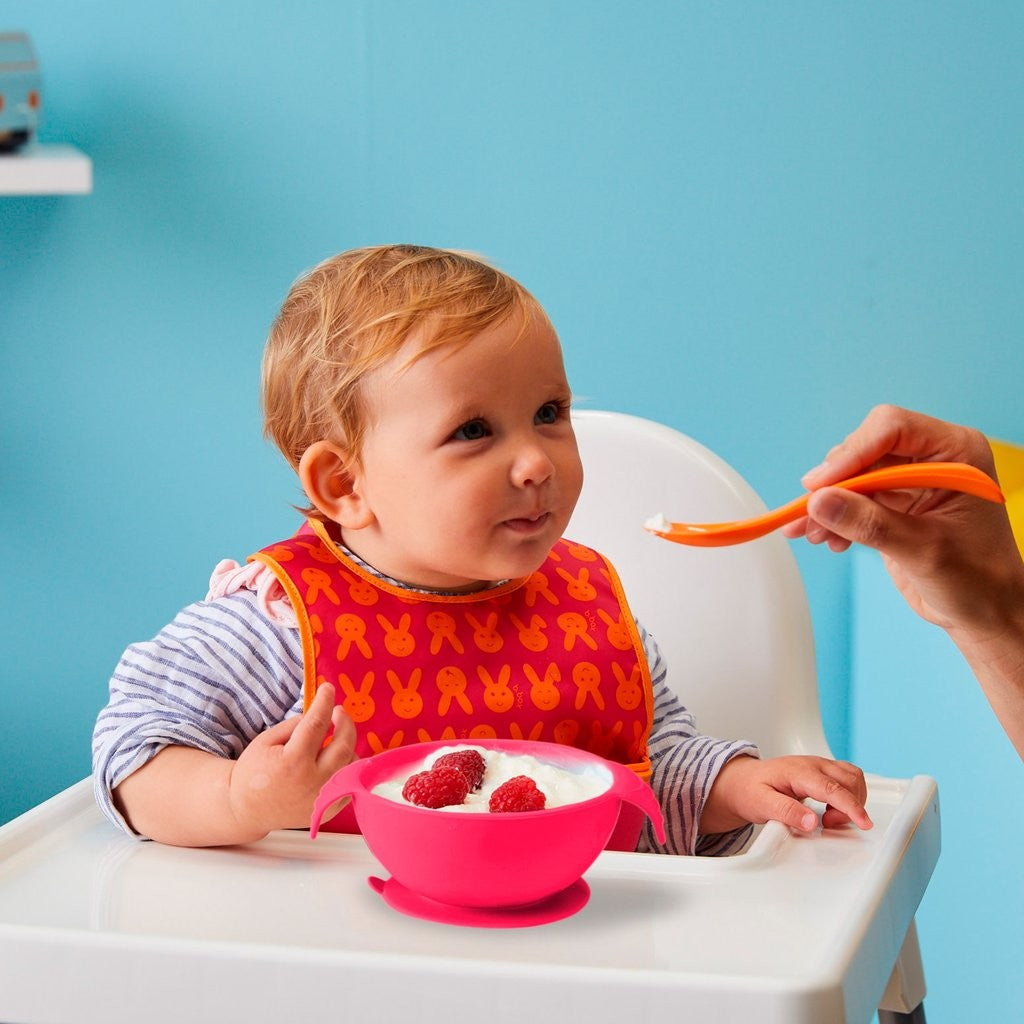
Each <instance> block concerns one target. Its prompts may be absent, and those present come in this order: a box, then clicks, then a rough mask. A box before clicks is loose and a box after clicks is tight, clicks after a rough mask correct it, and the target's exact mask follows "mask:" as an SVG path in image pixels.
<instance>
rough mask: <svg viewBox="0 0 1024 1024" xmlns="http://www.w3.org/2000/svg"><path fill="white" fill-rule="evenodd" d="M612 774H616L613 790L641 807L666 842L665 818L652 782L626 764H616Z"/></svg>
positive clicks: (660, 840) (660, 841)
mask: <svg viewBox="0 0 1024 1024" xmlns="http://www.w3.org/2000/svg"><path fill="white" fill-rule="evenodd" d="M612 774H613V776H614V781H613V782H612V787H611V789H612V792H613V793H614V794H615V795H616V796H617V797H618V798H619V799H620V800H624V801H625V802H626V803H629V804H633V806H634V807H639V808H640V810H641V811H643V812H644V814H646V815H647V817H648V818H650V819H651V824H652V825H654V832H655V834H656V835H657V837H658V842H659V843H662V844H664V842H665V820H664V818H663V817H662V814H661V806H660V805H659V804H658V798H657V797H656V796H655V795H654V790H652V789H651V786H650V783H648V782H646V781H645V780H644V779H641V778H640V776H639V775H637V773H636V772H634V771H633V770H632V769H631V768H627V767H626V766H625V765H615V766H614V768H613V771H612Z"/></svg>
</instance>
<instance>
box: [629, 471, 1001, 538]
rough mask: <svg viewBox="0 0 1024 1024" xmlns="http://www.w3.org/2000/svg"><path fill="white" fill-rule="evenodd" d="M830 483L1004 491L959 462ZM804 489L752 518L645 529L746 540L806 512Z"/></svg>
mask: <svg viewBox="0 0 1024 1024" xmlns="http://www.w3.org/2000/svg"><path fill="white" fill-rule="evenodd" d="M829 486H830V487H845V488H846V489H847V490H850V491H856V492H857V493H858V494H874V493H875V491H892V490H901V489H903V488H907V487H911V488H913V487H936V488H938V487H941V488H945V489H946V490H949V491H962V492H963V493H964V494H973V495H975V497H978V498H984V499H985V500H986V501H996V502H1005V501H1006V499H1005V498H1004V497H1003V492H1002V491H1001V490H1000V489H999V487H998V485H997V484H996V482H995V481H994V480H993V479H992V478H991V477H990V476H987V475H986V474H985V473H983V472H982V471H981V470H980V469H977V468H975V467H974V466H969V465H967V464H966V463H963V462H907V463H903V464H902V465H899V466H888V467H886V468H885V469H875V470H872V471H871V472H870V473H862V474H861V475H860V476H854V477H850V479H848V480H839V481H837V482H836V483H834V484H830V485H829ZM808 497H810V494H809V493H808V494H802V495H801V496H800V497H799V498H794V499H793V500H792V501H791V502H789V503H788V504H785V505H782V506H781V507H779V508H777V509H773V510H772V511H771V512H766V513H765V514H764V515H762V516H755V517H754V518H753V519H740V520H737V521H736V522H732V523H670V522H669V521H668V520H667V519H665V517H664V516H655V517H654V518H652V519H648V520H647V522H646V523H644V529H645V530H649V531H650V532H651V533H653V534H655V535H656V536H658V537H663V538H664V539H665V540H671V541H674V542H675V543H676V544H691V545H695V546H696V547H704V548H714V547H724V546H725V545H727V544H742V543H743V542H744V541H748V540H755V539H756V538H758V537H763V536H764V535H765V534H766V533H771V532H772V530H777V529H778V528H779V527H780V526H783V525H785V524H786V523H791V522H793V521H794V520H795V519H799V518H800V517H801V516H803V515H806V513H807V499H808Z"/></svg>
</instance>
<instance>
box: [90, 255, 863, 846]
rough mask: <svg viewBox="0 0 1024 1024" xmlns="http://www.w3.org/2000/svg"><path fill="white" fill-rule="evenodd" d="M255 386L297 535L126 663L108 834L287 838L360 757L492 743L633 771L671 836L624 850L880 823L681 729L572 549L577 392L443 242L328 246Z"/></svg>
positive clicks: (540, 341) (781, 763) (820, 762)
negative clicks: (297, 508)
mask: <svg viewBox="0 0 1024 1024" xmlns="http://www.w3.org/2000/svg"><path fill="white" fill-rule="evenodd" d="M263 399H264V411H265V417H266V430H267V433H268V434H269V435H270V436H271V437H273V439H274V441H275V442H276V443H277V445H278V446H279V447H280V449H281V451H282V452H283V453H284V455H285V457H286V458H287V459H288V461H289V462H290V463H291V465H292V466H293V468H294V469H295V470H296V472H297V474H298V477H299V480H300V481H301V484H302V488H303V490H304V492H305V495H306V498H307V500H308V507H307V508H305V509H304V512H305V515H306V519H305V522H304V523H303V524H302V526H301V528H300V529H299V530H298V532H297V533H295V534H294V535H293V536H292V537H290V538H286V539H284V540H280V541H277V542H276V543H271V544H268V545H267V546H266V547H264V548H263V549H262V550H261V551H259V552H256V553H255V554H254V555H253V556H252V557H251V558H250V560H249V562H248V563H247V564H246V565H244V566H239V565H237V564H236V563H234V562H222V563H220V565H218V566H217V568H216V569H215V571H214V575H213V578H212V580H211V585H210V593H209V594H208V595H207V598H206V600H205V601H202V602H197V603H195V604H192V605H190V606H188V607H187V608H185V609H184V610H183V611H181V612H180V613H179V614H178V616H177V617H176V618H175V619H174V621H173V622H172V623H171V624H170V625H168V626H167V627H165V628H164V629H163V630H162V631H161V632H160V633H159V635H158V636H157V637H156V638H155V639H154V640H152V641H150V642H148V643H143V644H135V645H133V646H131V647H129V648H128V650H127V651H126V652H125V654H124V655H123V657H122V659H121V661H120V663H119V665H118V667H117V670H116V671H115V673H114V676H113V678H112V680H111V684H110V701H109V703H108V705H107V706H106V708H105V709H104V710H103V711H102V712H101V713H100V715H99V718H98V721H97V724H96V729H95V733H94V739H93V765H94V776H95V786H96V794H97V799H98V801H99V803H100V806H101V807H102V808H103V809H104V811H105V812H106V814H107V815H108V817H110V819H111V820H112V821H114V822H115V823H116V824H117V825H118V826H119V827H121V828H123V829H125V830H126V831H128V832H130V833H132V834H136V835H140V836H145V837H148V838H151V839H156V840H159V841H162V842H166V843H173V844H177V845H190V846H204V845H222V844H232V843H242V842H248V841H252V840H256V839H260V838H262V837H263V836H265V835H266V834H267V833H268V832H270V831H271V830H272V829H277V828H298V827H304V826H306V825H307V824H308V822H309V817H310V811H311V808H312V805H313V801H314V799H315V797H316V795H317V793H318V791H319V789H320V787H321V786H322V785H323V783H324V782H325V781H326V780H327V779H328V778H329V777H330V776H331V775H332V774H333V773H334V772H335V771H337V770H338V769H339V768H341V767H343V766H344V765H345V764H347V763H348V762H350V761H351V760H352V759H353V758H355V757H366V756H369V755H372V754H373V753H375V752H378V751H380V750H383V749H386V748H388V747H391V746H395V745H399V744H404V743H411V742H417V741H420V740H432V739H451V740H472V739H480V738H485V737H495V736H497V737H502V738H504V737H515V738H523V739H532V740H548V741H555V742H562V743H570V744H573V745H576V746H581V747H586V748H587V749H590V750H593V751H595V752H598V753H600V754H602V755H603V756H605V757H609V758H611V759H613V760H617V761H619V762H621V763H623V764H626V765H629V766H630V767H631V768H632V769H633V770H634V771H636V772H637V773H638V774H639V775H640V776H641V777H643V778H645V779H649V780H650V784H651V786H652V787H653V789H654V791H655V794H656V795H657V797H658V800H659V802H660V804H661V807H662V810H663V814H664V817H665V825H666V832H667V836H668V839H667V842H666V844H665V845H664V846H660V845H658V844H657V842H656V840H655V839H654V837H653V835H652V834H651V832H650V831H649V829H648V831H646V832H645V833H644V834H643V835H642V836H641V839H640V843H639V847H638V848H639V849H641V850H659V851H665V852H671V853H681V854H692V853H702V854H723V853H730V852H735V851H737V850H739V849H741V848H742V846H743V844H744V843H745V842H746V839H747V837H748V834H749V830H750V827H751V824H752V823H754V822H763V821H766V820H768V819H777V820H780V821H782V822H784V823H786V824H787V825H789V826H791V827H793V828H795V829H798V830H801V831H804V832H809V831H811V830H813V829H814V828H815V827H816V826H817V824H818V819H817V816H816V815H815V813H814V812H813V811H812V810H811V809H810V808H808V807H807V806H806V805H804V804H803V803H801V800H802V799H803V798H804V797H810V798H813V799H816V800H819V801H822V802H823V803H825V804H826V805H827V806H826V810H825V813H824V815H823V818H822V824H823V825H825V826H827V827H831V826H839V825H843V824H846V823H848V822H851V821H852V822H853V823H854V824H856V825H857V826H858V827H860V828H869V827H870V826H871V822H870V819H869V818H868V815H867V813H866V811H865V809H864V799H865V796H866V788H865V783H864V777H863V775H862V773H861V772H860V770H859V769H858V768H856V767H854V766H853V765H850V764H847V763H845V762H840V761H832V760H829V759H827V758H819V757H804V756H793V757H782V758H774V759H768V760H762V759H761V758H759V756H758V753H757V750H756V748H755V747H753V746H752V745H751V744H749V743H746V742H735V741H726V740H718V739H712V738H710V737H707V736H702V735H700V734H699V732H698V731H697V729H696V726H695V724H694V719H693V716H692V715H691V714H690V712H689V711H687V709H686V708H685V707H683V705H682V704H681V703H680V701H679V699H678V697H677V696H676V695H675V694H674V693H673V692H672V690H671V689H669V687H668V685H667V683H666V667H665V665H664V663H663V662H662V660H661V658H660V656H659V654H658V650H657V646H656V644H655V642H654V640H653V638H651V637H650V636H648V635H647V634H646V632H645V631H644V630H643V628H642V626H641V625H640V624H638V623H637V622H636V621H635V620H634V618H633V616H632V614H631V613H630V611H629V608H628V605H627V603H626V599H625V597H624V595H623V592H622V588H621V586H620V584H619V581H618V577H617V576H616V574H615V570H614V568H613V567H612V566H611V565H610V563H608V561H607V560H606V559H605V558H603V556H601V555H600V554H599V553H598V552H596V551H593V550H591V549H589V548H587V547H585V546H583V545H580V544H576V543H573V542H572V541H569V540H566V539H564V538H563V536H562V533H563V530H564V529H565V527H566V525H567V524H568V522H569V518H570V516H571V514H572V511H573V508H574V506H575V504H576V501H577V498H578V497H579V493H580V488H581V485H582V481H583V470H582V467H581V464H580V458H579V453H578V451H577V448H576V440H575V436H574V434H573V429H572V424H571V421H570V417H569V409H570V404H571V392H570V389H569V384H568V381H567V379H566V374H565V369H564V365H563V361H562V352H561V348H560V345H559V342H558V337H557V335H556V334H555V331H554V329H553V327H552V325H551V323H550V322H549V320H548V318H547V317H546V315H545V314H544V311H543V310H542V309H541V307H540V305H539V304H538V303H537V301H536V300H535V299H534V298H533V296H532V295H530V294H529V293H528V292H527V291H526V290H525V289H524V288H523V287H522V286H521V285H519V284H518V283H517V282H516V281H514V280H513V279H511V278H510V277H508V276H507V275H505V274H503V273H501V272H500V271H498V270H496V269H494V268H493V267H491V266H489V265H488V264H486V263H484V262H483V261H481V260H479V259H477V258H475V257H473V256H470V255H467V254H464V253H459V252H452V251H446V250H438V249H430V248H424V247H419V246H407V245H394V246H381V247H376V248H368V249H362V250H356V251H352V252H347V253H342V254H341V255H339V256H336V257H334V258H332V259H330V260H327V261H326V262H325V263H323V264H321V265H320V266H318V267H316V268H315V269H314V270H312V271H311V272H310V273H308V274H307V275H305V276H304V277H303V278H301V279H300V280H299V281H298V282H297V283H296V284H295V285H294V287H293V288H292V290H291V292H290V293H289V295H288V296H287V298H286V300H285V302H284V305H283V307H282V309H281V312H280V313H279V315H278V317H277V319H276V321H275V323H274V325H273V328H272V330H271V333H270V338H269V340H268V343H267V349H266V353H265V357H264V367H263ZM333 827H335V828H338V829H342V830H346V829H347V830H351V829H354V822H353V821H352V819H351V818H350V817H349V816H348V814H347V812H346V811H342V812H341V813H340V814H339V815H338V816H337V818H336V819H335V821H334V823H333Z"/></svg>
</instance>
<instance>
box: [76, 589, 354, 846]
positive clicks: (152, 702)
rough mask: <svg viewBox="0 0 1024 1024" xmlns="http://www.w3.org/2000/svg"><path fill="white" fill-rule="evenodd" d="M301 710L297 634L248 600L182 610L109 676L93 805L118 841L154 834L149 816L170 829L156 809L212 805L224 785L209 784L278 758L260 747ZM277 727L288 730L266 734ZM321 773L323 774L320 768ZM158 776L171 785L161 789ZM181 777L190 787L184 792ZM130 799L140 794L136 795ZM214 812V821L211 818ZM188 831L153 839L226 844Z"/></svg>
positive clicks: (277, 742) (274, 740)
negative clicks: (119, 834)
mask: <svg viewBox="0 0 1024 1024" xmlns="http://www.w3.org/2000/svg"><path fill="white" fill-rule="evenodd" d="M301 708H302V645H301V642H300V640H299V636H298V630H297V629H294V628H288V627H285V626H282V625H281V624H280V623H278V622H276V621H274V620H273V619H272V617H269V616H267V615H266V614H264V613H263V612H262V611H261V608H260V607H259V599H258V597H257V595H256V594H254V593H251V592H248V591H243V592H240V593H237V594H234V595H232V596H229V597H221V598H219V599H217V600H214V601H204V602H198V603H196V604H194V605H190V606H188V607H187V608H185V609H183V610H182V611H181V612H180V613H179V614H178V615H177V617H176V618H175V619H174V621H173V622H172V623H170V624H169V625H167V626H165V627H164V628H163V629H162V630H161V631H160V633H159V634H158V636H156V637H155V638H154V639H153V640H151V641H148V642H146V643H140V644H133V645H132V646H131V647H129V648H128V650H127V651H125V653H124V655H123V656H122V658H121V661H120V662H119V664H118V666H117V668H116V670H115V671H114V674H113V677H112V678H111V681H110V700H109V703H108V704H107V706H106V707H105V708H104V709H103V710H102V711H101V712H100V715H99V717H98V719H97V722H96V728H95V731H94V733H93V777H94V786H95V792H96V799H97V802H98V804H99V806H100V808H101V809H102V810H103V812H104V813H105V814H106V815H107V817H108V818H109V819H110V820H111V821H112V822H113V823H114V824H115V825H117V826H118V827H120V828H122V829H124V830H125V831H134V830H136V829H137V830H138V831H139V832H141V833H142V834H143V835H151V834H154V833H155V832H156V831H158V828H159V827H158V826H156V827H154V825H153V823H152V822H151V821H149V819H148V818H147V815H151V814H158V815H159V814H163V815H164V816H165V817H167V818H171V814H169V813H168V809H167V808H166V806H165V804H164V801H165V800H167V799H171V800H185V801H189V802H191V803H192V804H194V805H195V806H197V807H199V806H202V805H203V804H204V803H210V804H216V802H217V800H219V799H221V794H220V793H219V792H218V786H221V787H223V785H225V783H224V782H223V780H222V779H220V778H219V777H218V773H225V772H228V771H231V772H233V771H235V770H236V766H237V764H238V762H239V761H241V760H242V757H243V755H244V756H245V764H247V765H253V766H255V765H256V763H257V755H260V754H261V753H263V754H268V755H269V756H272V757H273V756H279V755H280V754H281V753H282V751H280V750H278V751H273V750H272V749H270V750H268V749H264V748H274V747H281V746H283V744H284V741H285V740H286V739H288V738H289V737H290V736H291V733H290V732H288V730H290V729H294V728H295V727H296V726H297V725H298V724H299V718H298V714H299V712H300V711H301ZM286 720H287V721H288V722H289V723H290V724H289V725H288V726H287V727H286V728H284V729H280V730H278V731H277V732H275V731H273V730H274V729H276V728H277V727H278V724H279V723H282V722H284V721H286ZM282 733H283V734H284V735H283V736H282ZM338 738H339V740H342V739H343V738H344V737H343V735H339V737H338ZM300 740H301V736H300ZM250 747H252V749H251V750H250V749H249V748H250ZM330 748H333V749H332V750H331V754H332V755H337V754H339V753H340V752H341V751H342V750H343V746H342V744H340V743H339V744H338V745H336V744H335V743H333V742H332V743H331V745H330ZM293 750H294V748H290V749H289V753H290V752H292V751H293ZM200 755H202V756H200ZM175 762H178V763H175ZM319 767H321V768H323V769H324V770H325V771H326V769H327V768H328V767H329V761H327V760H325V761H324V762H323V763H322V764H320V765H319ZM144 770H145V771H146V775H143V774H142V773H143V771H144ZM245 770H246V768H245V765H243V768H242V771H243V773H244V772H245ZM165 771H166V774H167V776H168V777H169V779H165V781H163V782H160V781H159V777H160V776H161V775H163V774H164V772H165ZM136 775H138V778H137V779H135V782H134V783H132V782H131V780H132V778H133V777H134V776H136ZM147 776H151V779H152V786H153V793H152V794H150V793H149V788H150V787H149V783H147V782H146V778H147ZM183 776H187V777H188V779H189V780H190V781H189V782H188V785H187V786H185V785H184V782H183ZM122 786H124V787H125V788H124V789H122ZM133 788H137V789H138V790H139V792H138V793H136V794H134V795H133V794H132V792H131V790H132V789H133ZM168 791H169V792H168ZM126 796H127V797H128V799H127V800H126V799H125V797H126ZM125 810H127V811H129V814H130V820H129V821H126V820H125V817H124V814H123V812H124V811H125ZM189 813H190V812H189V811H188V809H187V808H184V809H183V808H180V807H179V808H178V809H177V810H176V811H175V812H174V815H175V817H178V816H181V820H184V819H187V818H188V816H189ZM220 813H221V812H220V811H219V810H217V811H216V812H215V814H216V815H217V816H218V818H219V817H220ZM144 819H145V823H144ZM305 823H306V822H302V824H305ZM191 829H192V831H191V834H187V835H182V836H179V837H177V838H174V837H169V836H168V835H166V834H163V833H161V834H160V838H162V839H164V840H165V841H167V842H186V841H187V842H190V843H194V844H207V843H210V844H212V843H217V842H226V841H229V840H228V839H225V838H224V836H223V835H222V833H221V832H220V831H219V830H216V829H214V830H210V831H209V832H205V830H203V831H196V830H195V826H194V825H193V826H191ZM233 841H240V840H238V839H235V840H233Z"/></svg>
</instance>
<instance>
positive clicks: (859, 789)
mask: <svg viewBox="0 0 1024 1024" xmlns="http://www.w3.org/2000/svg"><path fill="white" fill-rule="evenodd" d="M806 797H810V798H811V799H812V800H818V801H820V802H821V803H823V804H825V805H826V806H825V812H824V814H823V815H822V816H821V824H822V825H823V826H824V827H825V828H838V827H840V826H842V825H846V824H847V823H849V822H851V821H852V822H853V824H855V825H856V826H857V827H858V828H860V829H869V828H871V827H872V825H873V822H872V821H871V819H870V818H869V817H868V813H867V811H866V810H865V809H864V801H865V800H866V799H867V783H866V782H865V781H864V773H863V772H862V771H861V770H860V769H859V768H858V767H857V766H856V765H853V764H850V763H849V762H847V761H832V760H830V759H829V758H827V757H811V756H800V755H792V756H789V757H773V758H768V759H766V760H759V759H758V758H755V757H735V758H733V759H732V760H731V761H730V762H729V763H728V764H727V765H726V766H725V767H724V768H723V769H722V770H721V771H720V772H719V773H718V778H717V779H716V780H715V784H714V786H713V787H712V789H711V793H710V794H709V795H708V799H707V801H706V803H705V806H704V812H703V814H702V815H701V827H700V830H701V832H702V833H704V834H710V833H713V832H728V831H730V830H732V829H734V828H739V827H740V826H741V825H745V824H747V823H748V822H755V823H757V824H760V823H762V822H765V821H781V822H782V824H783V825H788V826H789V827H790V828H793V829H796V830H797V831H798V832H813V831H814V829H815V828H816V827H817V825H818V816H817V815H816V814H815V813H814V811H813V810H811V809H810V808H809V807H807V806H806V805H805V804H803V803H801V802H800V801H801V800H803V799H804V798H806Z"/></svg>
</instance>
